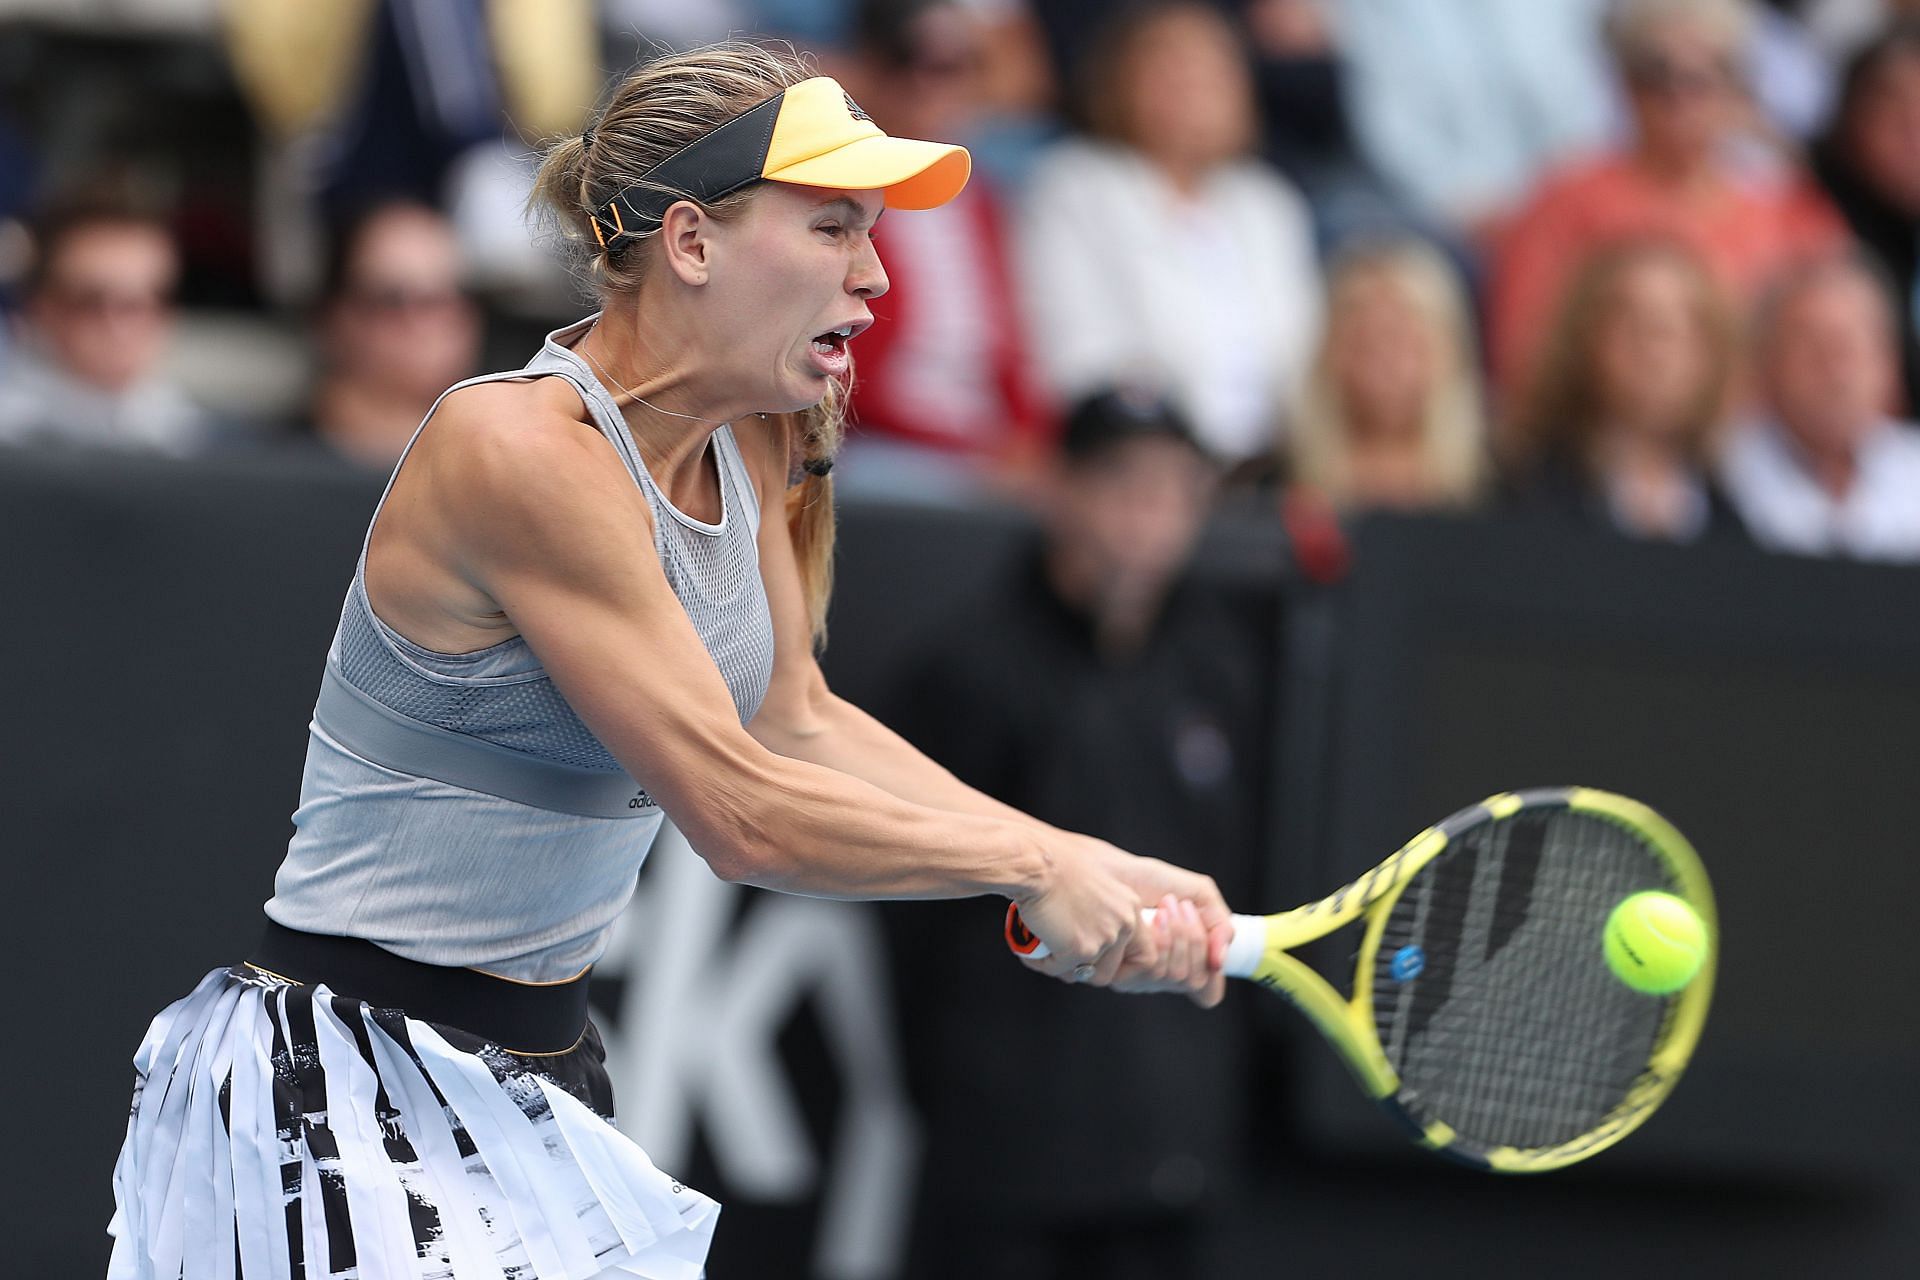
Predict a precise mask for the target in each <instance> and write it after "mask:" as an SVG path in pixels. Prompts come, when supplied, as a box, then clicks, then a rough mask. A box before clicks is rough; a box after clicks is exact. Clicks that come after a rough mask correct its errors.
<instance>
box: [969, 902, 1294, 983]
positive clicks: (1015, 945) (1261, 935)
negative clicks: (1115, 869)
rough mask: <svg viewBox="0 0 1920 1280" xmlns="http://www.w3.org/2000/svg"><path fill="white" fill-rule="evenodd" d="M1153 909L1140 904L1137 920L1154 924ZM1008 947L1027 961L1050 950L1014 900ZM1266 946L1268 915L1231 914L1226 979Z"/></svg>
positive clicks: (1246, 973) (1254, 961)
mask: <svg viewBox="0 0 1920 1280" xmlns="http://www.w3.org/2000/svg"><path fill="white" fill-rule="evenodd" d="M1154 914H1155V912H1154V909H1153V908H1152V907H1143V908H1142V909H1141V911H1140V923H1141V924H1142V925H1145V926H1147V927H1148V928H1151V927H1152V926H1153V918H1154ZM1006 932H1007V946H1008V947H1010V948H1012V950H1013V953H1014V954H1015V955H1020V956H1025V957H1026V958H1027V959H1029V960H1044V959H1046V958H1047V957H1048V956H1049V955H1051V954H1052V953H1051V952H1050V951H1048V950H1047V944H1046V943H1044V942H1042V941H1040V939H1039V937H1038V936H1036V935H1035V934H1034V932H1033V930H1031V929H1029V928H1027V922H1026V921H1025V920H1022V919H1021V918H1020V908H1019V906H1018V905H1016V904H1015V903H1011V902H1009V903H1008V904H1007V930H1006ZM1266 949H1267V918H1266V917H1265V916H1242V915H1236V916H1234V917H1233V938H1232V940H1231V941H1229V942H1228V943H1227V959H1226V963H1225V964H1223V965H1221V966H1220V968H1221V971H1222V972H1223V973H1225V974H1226V975H1227V976H1228V977H1229V978H1250V977H1252V976H1253V971H1254V970H1255V969H1257V968H1258V967H1259V966H1260V956H1261V954H1262V953H1264V952H1265V951H1266Z"/></svg>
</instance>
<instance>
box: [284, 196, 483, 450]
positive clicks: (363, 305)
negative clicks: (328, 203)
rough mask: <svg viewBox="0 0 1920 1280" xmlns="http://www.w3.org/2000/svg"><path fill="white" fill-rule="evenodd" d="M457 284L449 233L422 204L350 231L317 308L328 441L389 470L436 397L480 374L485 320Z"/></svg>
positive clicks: (386, 209)
mask: <svg viewBox="0 0 1920 1280" xmlns="http://www.w3.org/2000/svg"><path fill="white" fill-rule="evenodd" d="M461 280H462V271H461V262H460V252H459V246H458V244H457V243H456V241H455V239H454V235H453V231H452V229H451V228H450V227H449V226H448V225H447V221H446V219H445V218H443V217H442V216H441V215H440V214H438V213H436V212H434V211H433V210H432V209H429V208H427V207H426V206H424V205H417V204H408V203H394V204H385V205H380V206H376V207H375V208H374V209H372V210H370V211H369V212H367V213H366V214H363V215H362V216H361V217H360V218H358V219H356V220H354V221H352V222H350V223H349V224H348V226H347V227H346V228H345V229H344V231H343V232H342V234H341V236H340V238H339V241H338V243H337V245H336V248H335V252H334V255H333V260H332V262H331V264H330V268H329V271H328V279H327V287H326V293H325V296H324V298H323V299H322V301H321V306H320V321H319V347H320V352H321V361H322V370H321V376H320V383H319V386H318V387H317V388H316V389H315V392H314V397H313V409H312V428H313V432H314V434H315V435H316V436H317V437H319V439H320V440H321V442H322V443H324V444H326V445H327V446H328V447H329V448H331V449H332V450H334V452H336V453H338V454H340V455H341V456H343V457H345V458H347V459H348V460H350V461H352V462H355V463H358V464H360V465H362V466H366V467H371V468H376V469H379V470H386V469H390V468H391V467H392V466H393V464H394V462H395V461H397V460H398V459H399V457H400V451H401V450H402V449H404V448H405V447H406V444H407V441H408V440H409V439H411V438H412V436H413V432H414V428H416V427H418V426H419V425H420V420H421V419H422V418H424V417H425V416H426V413H427V410H428V409H429V408H431V407H432V405H433V402H434V399H435V397H437V396H438V395H439V394H440V393H441V392H442V391H444V390H446V388H447V387H448V386H449V385H451V384H452V383H455V382H458V381H459V380H460V379H462V378H465V377H467V376H469V375H470V374H472V373H473V372H474V368H475V366H476V364H477V363H478V360H479V356H480V336H481V335H480V313H479V309H478V308H477V307H476V306H475V305H474V303H473V301H472V300H471V299H470V298H468V297H467V295H466V294H465V293H464V292H462V290H461Z"/></svg>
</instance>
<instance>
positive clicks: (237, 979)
mask: <svg viewBox="0 0 1920 1280" xmlns="http://www.w3.org/2000/svg"><path fill="white" fill-rule="evenodd" d="M134 1067H135V1080H134V1092H133V1113H132V1117H131V1119H130V1120H129V1122H128V1125H127V1138H126V1143H125V1145H124V1146H123V1147H122V1148H121V1151H120V1159H119V1162H118V1164H117V1165H116V1166H115V1168H114V1174H113V1190H114V1203H115V1211H114V1216H113V1222H112V1224H111V1225H110V1226H109V1228H108V1229H109V1231H110V1232H111V1234H112V1235H113V1237H114V1248H113V1261H112V1263H111V1264H110V1266H109V1269H108V1276H109V1280H136V1278H137V1280H177V1278H180V1277H185V1278H186V1280H229V1278H232V1280H291V1278H292V1277H295V1276H302V1277H307V1278H308V1280H318V1278H319V1277H333V1278H339V1280H345V1278H346V1277H353V1278H355V1280H389V1278H391V1280H399V1278H401V1277H406V1278H407V1280H439V1278H441V1277H451V1278H453V1280H469V1278H471V1277H487V1278H488V1280H536V1278H537V1280H586V1278H587V1277H608V1278H612V1277H626V1276H643V1277H651V1278H653V1280H697V1277H699V1276H700V1275H701V1273H702V1268H703V1265H704V1260H705V1258H706V1256H707V1248H708V1245H709V1243H710V1242H711V1240H712V1237H713V1229H714V1225H715V1221H716V1219H717V1218H718V1216H719V1212H720V1206H719V1205H718V1204H716V1203H715V1202H714V1201H712V1200H710V1199H708V1198H707V1197H706V1196H704V1195H702V1194H701V1193H699V1192H698V1191H694V1190H692V1189H691V1188H688V1187H684V1186H682V1185H681V1184H679V1183H678V1182H676V1181H674V1180H673V1179H671V1178H669V1177H668V1176H667V1175H666V1174H664V1173H662V1172H660V1170H658V1169H656V1168H654V1166H653V1162H652V1161H651V1160H649V1159H648V1158H647V1155H646V1152H644V1151H642V1150H641V1149H640V1147H639V1146H638V1145H637V1144H636V1143H634V1142H633V1141H632V1140H631V1139H629V1138H628V1137H626V1136H625V1135H624V1134H622V1133H621V1132H620V1131H619V1130H618V1129H617V1128H615V1127H614V1124H613V1121H612V1119H611V1114H610V1113H611V1110H612V1098H611V1090H610V1089H609V1088H607V1087H606V1083H605V1082H606V1073H605V1070H604V1067H603V1065H602V1052H601V1048H600V1042H599V1037H598V1035H597V1033H595V1032H594V1031H593V1028H592V1026H591V1024H588V1026H587V1028H586V1031H585V1033H584V1034H583V1035H582V1036H581V1038H580V1040H579V1042H578V1043H577V1044H575V1045H574V1047H573V1048H571V1049H567V1050H565V1051H562V1052H559V1053H549V1054H538V1055H536V1054H526V1053H519V1052H510V1051H507V1050H504V1049H501V1048H499V1047H498V1046H497V1045H495V1044H492V1043H489V1042H488V1041H486V1040H484V1039H482V1038H480V1037H478V1036H474V1035H470V1034H467V1033H465V1032H463V1031H460V1030H458V1029H456V1028H454V1027H452V1026H448V1025H442V1024H437V1023H429V1022H425V1021H420V1020H418V1019H416V1018H414V1017H410V1016H407V1014H405V1013H402V1012H401V1011H400V1010H398V1009H387V1008H375V1007H372V1006H370V1005H369V1004H367V1003H366V1002H364V1001H362V1000H358V999H349V998H345V997H341V996H336V995H334V994H333V993H332V991H330V990H329V989H328V988H327V987H326V986H325V985H323V984H316V985H299V984H296V983H292V982H289V981H287V980H284V979H281V978H280V977H279V976H278V975H276V974H270V973H266V972H263V971H261V970H259V969H255V968H252V967H250V966H244V965H243V966H238V967H235V968H231V969H216V970H214V971H213V972H212V973H209V974H208V975H207V976H206V977H205V978H204V979H203V980H202V981H201V983H200V985H199V986H198V987H196V988H195V989H194V991H193V993H192V994H191V995H189V996H187V997H186V998H185V999H183V1000H179V1001H176V1002H175V1003H174V1004H173V1005H171V1006H169V1007H168V1008H167V1009H166V1010H165V1011H164V1012H162V1013H161V1014H160V1015H159V1016H158V1017H156V1018H155V1019H154V1020H153V1025H152V1026H151V1027H150V1028H149V1029H148V1031H147V1035H146V1039H145V1040H144V1041H143V1042H142V1043H141V1045H140V1049H139V1052H138V1053H137V1054H136V1055H135V1058H134Z"/></svg>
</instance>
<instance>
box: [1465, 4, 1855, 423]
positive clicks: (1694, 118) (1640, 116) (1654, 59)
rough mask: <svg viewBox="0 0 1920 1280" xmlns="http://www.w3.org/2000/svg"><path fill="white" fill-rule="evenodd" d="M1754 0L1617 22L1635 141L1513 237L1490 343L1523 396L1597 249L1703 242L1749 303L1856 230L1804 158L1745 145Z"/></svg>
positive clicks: (1500, 260)
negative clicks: (1573, 281) (1632, 241)
mask: <svg viewBox="0 0 1920 1280" xmlns="http://www.w3.org/2000/svg"><path fill="white" fill-rule="evenodd" d="M1749 20H1750V15H1749V13H1748V10H1747V6H1746V5H1745V3H1744V2H1743V0H1625V2H1624V3H1623V4H1622V5H1621V6H1620V7H1619V8H1618V9H1617V10H1616V11H1615V13H1614V15H1613V19H1612V21H1611V23H1610V25H1609V28H1608V38H1609V41H1610V43H1611V45H1612V49H1613V54H1614V58H1615V61H1616V63H1617V64H1618V66H1619V69H1620V74H1621V76H1622V78H1623V80H1624V81H1625V85H1626V94H1627V103H1628V106H1629V108H1630V110H1631V116H1632V122H1633V137H1632V140H1631V142H1630V143H1629V144H1628V145H1627V146H1626V147H1625V148H1624V149H1622V150H1619V151H1616V152H1613V153H1611V154H1608V155H1604V156H1602V157H1600V158H1598V159H1595V160H1591V161H1588V162H1585V163H1581V164H1577V165H1575V166H1573V167H1571V168H1568V169H1564V170H1562V171H1560V172H1558V173H1557V174H1554V175H1552V176H1550V177H1549V178H1547V180H1546V181H1545V182H1543V183H1542V184H1541V186H1540V187H1539V188H1538V189H1537V190H1536V191H1535V192H1534V194H1533V196H1532V197H1531V198H1530V199H1529V200H1528V201H1527V202H1526V203H1525V205H1524V206H1523V207H1522V208H1521V210H1520V211H1519V212H1518V214H1516V215H1515V216H1514V217H1513V218H1512V220H1511V221H1510V223H1509V225H1508V228H1507V230H1506V232H1505V233H1504V234H1503V235H1502V236H1500V237H1499V239H1498V243H1497V245H1496V252H1495V256H1494V263H1493V284H1492V294H1491V298H1490V306H1491V316H1490V331H1491V332H1490V339H1491V346H1492V356H1493V364H1494V373H1495V376H1496V379H1497V380H1498V381H1499V383H1500V385H1501V387H1502V389H1503V390H1505V391H1506V392H1508V393H1509V394H1511V393H1512V392H1513V391H1514V389H1515V387H1516V384H1517V382H1518V380H1519V379H1520V378H1522V377H1524V375H1525V371H1526V369H1527V368H1528V367H1529V364H1530V361H1531V359H1532V356H1533V354H1534V347H1535V344H1536V343H1537V341H1538V336H1539V334H1540V332H1541V330H1542V329H1543V328H1544V327H1545V325H1546V322H1547V320H1548V319H1549V318H1550V317H1551V316H1552V314H1553V313H1554V311H1555V309H1556V307H1557V306H1558V304H1559V301H1560V296H1561V291H1562V289H1563V288H1564V287H1565V285H1566V281H1567V279H1568V278H1569V277H1570V276H1571V275H1572V273H1573V271H1574V270H1575V269H1576V267H1577V266H1578V265H1579V264H1580V263H1581V262H1582V261H1583V260H1584V259H1585V258H1586V257H1587V255H1588V253H1589V252H1590V251H1592V250H1593V249H1594V248H1595V247H1596V246H1598V245H1600V244H1603V243H1605V242H1607V241H1612V240H1618V239H1621V238H1624V237H1628V236H1635V235H1649V234H1657V235H1661V236H1665V237H1668V238H1670V239H1673V240H1676V241H1679V242H1681V243H1684V244H1687V245H1689V246H1691V247H1692V248H1693V249H1695V250H1696V251H1697V252H1698V253H1699V254H1700V255H1701V256H1702V258H1703V259H1704V261H1705V262H1706V264H1707V266H1708V267H1709V268H1710V269H1711V270H1712V272H1713V274H1714V276H1715V277H1716V278H1717V279H1718V280H1719V282H1720V283H1721V285H1722V286H1723V287H1725V288H1727V289H1728V290H1729V291H1730V292H1731V294H1732V296H1733V297H1734V298H1736V299H1737V300H1739V301H1741V302H1742V303H1744V302H1746V301H1748V300H1750V299H1751V298H1752V297H1753V296H1754V294H1755V292H1756V291H1757V290H1758V288H1759V287H1760V286H1761V285H1762V284H1763V283H1764V282H1765V281H1766V280H1767V279H1768V278H1769V277H1770V276H1772V275H1773V274H1774V273H1775V272H1776V271H1778V270H1779V269H1780V268H1781V267H1782V266H1783V265H1785V264H1787V263H1788V262H1790V261H1793V260H1795V259H1797V258H1801V257H1805V256H1810V255H1812V254H1815V253H1818V252H1821V251H1825V250H1830V249H1833V248H1835V247H1838V246H1839V245H1840V244H1842V243H1843V242H1844V240H1845V237H1846V232H1845V227H1844V225H1843V224H1842V223H1841V221H1840V219H1839V217H1838V215H1837V214H1835V213H1834V211H1833V209H1832V207H1831V206H1830V205H1829V204H1828V203H1827V202H1826V199H1825V198H1824V197H1823V196H1821V195H1820V194H1819V192H1818V191H1817V190H1816V189H1815V188H1814V187H1813V185H1812V184H1811V183H1810V182H1809V181H1808V180H1807V179H1806V177H1805V175H1804V174H1803V172H1802V171H1801V169H1800V167H1799V166H1798V164H1797V163H1794V164H1787V163H1784V162H1781V161H1779V160H1778V159H1777V158H1772V157H1769V158H1767V159H1765V160H1761V159H1760V158H1758V157H1757V156H1756V155H1755V154H1754V153H1753V151H1752V149H1750V148H1749V149H1747V150H1746V151H1745V152H1743V153H1741V155H1740V156H1739V157H1736V155H1735V154H1734V153H1735V152H1736V151H1739V150H1740V149H1739V148H1738V147H1737V145H1736V144H1737V143H1738V142H1739V140H1740V137H1741V135H1742V133H1743V131H1744V129H1745V127H1746V125H1747V123H1748V122H1749V120H1750V119H1751V117H1752V112H1751V109H1750V105H1751V104H1750V102H1749V100H1748V86H1747V84H1746V82H1745V79H1744V76H1743V73H1742V70H1741V66H1742V54H1743V51H1744V49H1745V47H1746V40H1747V35H1748V28H1749Z"/></svg>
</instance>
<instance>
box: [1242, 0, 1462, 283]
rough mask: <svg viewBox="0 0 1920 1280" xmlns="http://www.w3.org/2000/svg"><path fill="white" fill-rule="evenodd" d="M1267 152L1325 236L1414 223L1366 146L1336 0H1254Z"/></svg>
mask: <svg viewBox="0 0 1920 1280" xmlns="http://www.w3.org/2000/svg"><path fill="white" fill-rule="evenodd" d="M1241 17H1242V19H1243V20H1244V21H1245V23H1246V27H1247V35H1248V38H1249V40H1250V42H1251V45H1252V52H1253V57H1254V86H1255V91H1256V94H1257V96H1258V99H1259V103H1260V116H1261V135H1262V139H1263V149H1264V152H1265V154H1266V157H1267V159H1269V160H1271V161H1272V162H1273V163H1274V164H1275V165H1276V166H1277V167H1278V168H1279V169H1280V171H1281V172H1282V173H1284V174H1285V175H1286V176H1287V179H1288V181H1290V182H1292V183H1294V184H1295V185H1296V186H1298V187H1299V188H1300V190H1301V191H1302V192H1303V193H1304V194H1305V195H1306V197H1307V201H1308V203H1309V204H1311V205H1312V207H1313V215H1314V221H1315V225H1316V227H1317V229H1318V234H1319V241H1320V243H1321V244H1322V245H1323V246H1326V245H1338V244H1340V243H1343V242H1344V241H1345V240H1347V239H1348V238H1350V237H1357V236H1362V235H1380V234H1385V233H1387V232H1391V231H1407V230H1410V229H1412V228H1413V227H1415V226H1417V225H1419V224H1420V223H1422V222H1423V221H1426V220H1425V219H1424V218H1422V217H1420V216H1419V215H1417V214H1415V213H1414V212H1413V211H1412V210H1410V209H1408V208H1406V207H1405V206H1404V204H1403V202H1402V200H1401V199H1400V198H1399V197H1398V196H1396V195H1395V194H1394V193H1393V192H1391V191H1389V190H1388V188H1387V185H1386V183H1385V181H1384V180H1383V179H1382V178H1381V177H1380V176H1379V174H1378V173H1376V172H1375V170H1374V168H1373V166H1372V164H1371V163H1370V162H1369V161H1368V160H1367V159H1366V157H1365V156H1363V155H1362V154H1361V152H1360V146H1359V142H1358V140H1357V139H1356V137H1355V135H1354V129H1353V124H1352V120H1351V113H1350V111H1349V110H1348V105H1347V104H1348V99H1349V97H1350V85H1351V74H1350V68H1349V66H1348V65H1347V60H1346V58H1345V56H1344V53H1343V51H1342V50H1341V48H1340V47H1339V33H1338V31H1337V29H1336V27H1335V24H1334V21H1333V14H1332V13H1331V12H1330V10H1329V8H1328V0H1246V3H1245V4H1243V5H1242V8H1241Z"/></svg>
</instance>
